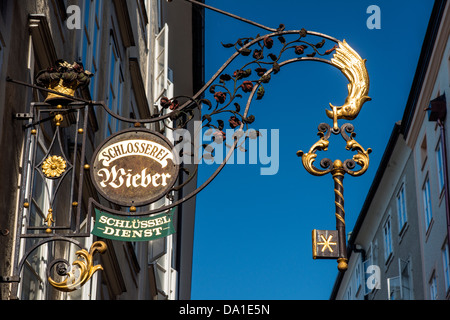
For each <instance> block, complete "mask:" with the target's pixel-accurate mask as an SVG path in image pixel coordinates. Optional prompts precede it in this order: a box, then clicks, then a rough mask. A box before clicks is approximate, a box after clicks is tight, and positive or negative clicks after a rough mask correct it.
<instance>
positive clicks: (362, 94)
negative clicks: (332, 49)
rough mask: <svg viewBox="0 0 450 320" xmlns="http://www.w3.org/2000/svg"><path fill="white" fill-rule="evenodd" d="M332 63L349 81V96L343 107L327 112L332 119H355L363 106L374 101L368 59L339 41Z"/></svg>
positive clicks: (334, 107) (344, 42) (336, 107)
mask: <svg viewBox="0 0 450 320" xmlns="http://www.w3.org/2000/svg"><path fill="white" fill-rule="evenodd" d="M331 63H332V64H333V65H334V66H335V67H337V68H338V69H339V70H340V71H341V72H342V73H343V74H344V76H345V77H346V78H347V80H348V81H349V84H348V96H347V98H346V100H345V103H344V105H342V106H333V105H332V104H331V103H330V107H331V108H332V110H326V113H327V116H328V117H329V118H330V119H334V120H337V119H346V120H353V119H355V118H356V117H357V116H358V114H359V112H360V111H361V108H362V106H363V104H364V103H365V102H366V101H370V100H372V99H371V98H370V97H369V96H368V94H369V83H370V81H369V74H368V72H367V68H366V59H361V57H360V56H359V55H358V53H357V52H356V51H355V50H353V49H352V48H351V47H350V46H349V45H348V44H347V42H346V41H345V40H344V41H343V42H341V41H339V48H337V49H336V53H335V54H334V55H333V58H332V59H331Z"/></svg>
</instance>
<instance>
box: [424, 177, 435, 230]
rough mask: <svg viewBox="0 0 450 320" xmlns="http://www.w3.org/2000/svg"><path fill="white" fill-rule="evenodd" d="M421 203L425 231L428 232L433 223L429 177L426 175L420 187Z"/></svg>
mask: <svg viewBox="0 0 450 320" xmlns="http://www.w3.org/2000/svg"><path fill="white" fill-rule="evenodd" d="M422 201H423V211H424V218H425V231H427V232H428V230H429V229H430V226H431V225H432V221H433V206H432V203H431V184H430V177H429V175H428V174H427V175H426V177H425V181H424V183H423V185H422Z"/></svg>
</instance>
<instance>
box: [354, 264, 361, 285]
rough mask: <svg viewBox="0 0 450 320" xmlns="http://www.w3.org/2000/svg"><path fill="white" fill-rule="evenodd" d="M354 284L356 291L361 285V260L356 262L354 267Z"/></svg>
mask: <svg viewBox="0 0 450 320" xmlns="http://www.w3.org/2000/svg"><path fill="white" fill-rule="evenodd" d="M355 286H356V292H358V291H359V288H360V287H361V262H358V264H357V265H356V268H355Z"/></svg>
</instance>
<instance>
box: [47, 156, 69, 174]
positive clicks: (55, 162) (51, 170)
mask: <svg viewBox="0 0 450 320" xmlns="http://www.w3.org/2000/svg"><path fill="white" fill-rule="evenodd" d="M66 167H67V165H66V161H64V159H63V158H62V157H60V156H49V157H48V158H47V159H45V161H44V163H43V164H42V172H43V173H44V174H45V176H46V177H47V178H59V177H60V176H61V175H62V174H63V173H64V172H65V171H66Z"/></svg>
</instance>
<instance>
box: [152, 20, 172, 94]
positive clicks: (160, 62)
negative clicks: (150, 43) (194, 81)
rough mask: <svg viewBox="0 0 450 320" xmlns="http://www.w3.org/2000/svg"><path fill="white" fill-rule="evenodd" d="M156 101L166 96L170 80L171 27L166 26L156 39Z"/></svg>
mask: <svg viewBox="0 0 450 320" xmlns="http://www.w3.org/2000/svg"><path fill="white" fill-rule="evenodd" d="M155 40H156V41H155V68H154V70H155V71H154V72H155V75H154V100H155V103H156V102H157V101H158V100H159V99H160V98H161V96H163V95H164V94H165V92H166V91H167V88H168V78H169V26H168V25H167V24H165V25H164V28H162V30H161V32H160V33H159V34H158V35H157V36H156V39H155Z"/></svg>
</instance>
